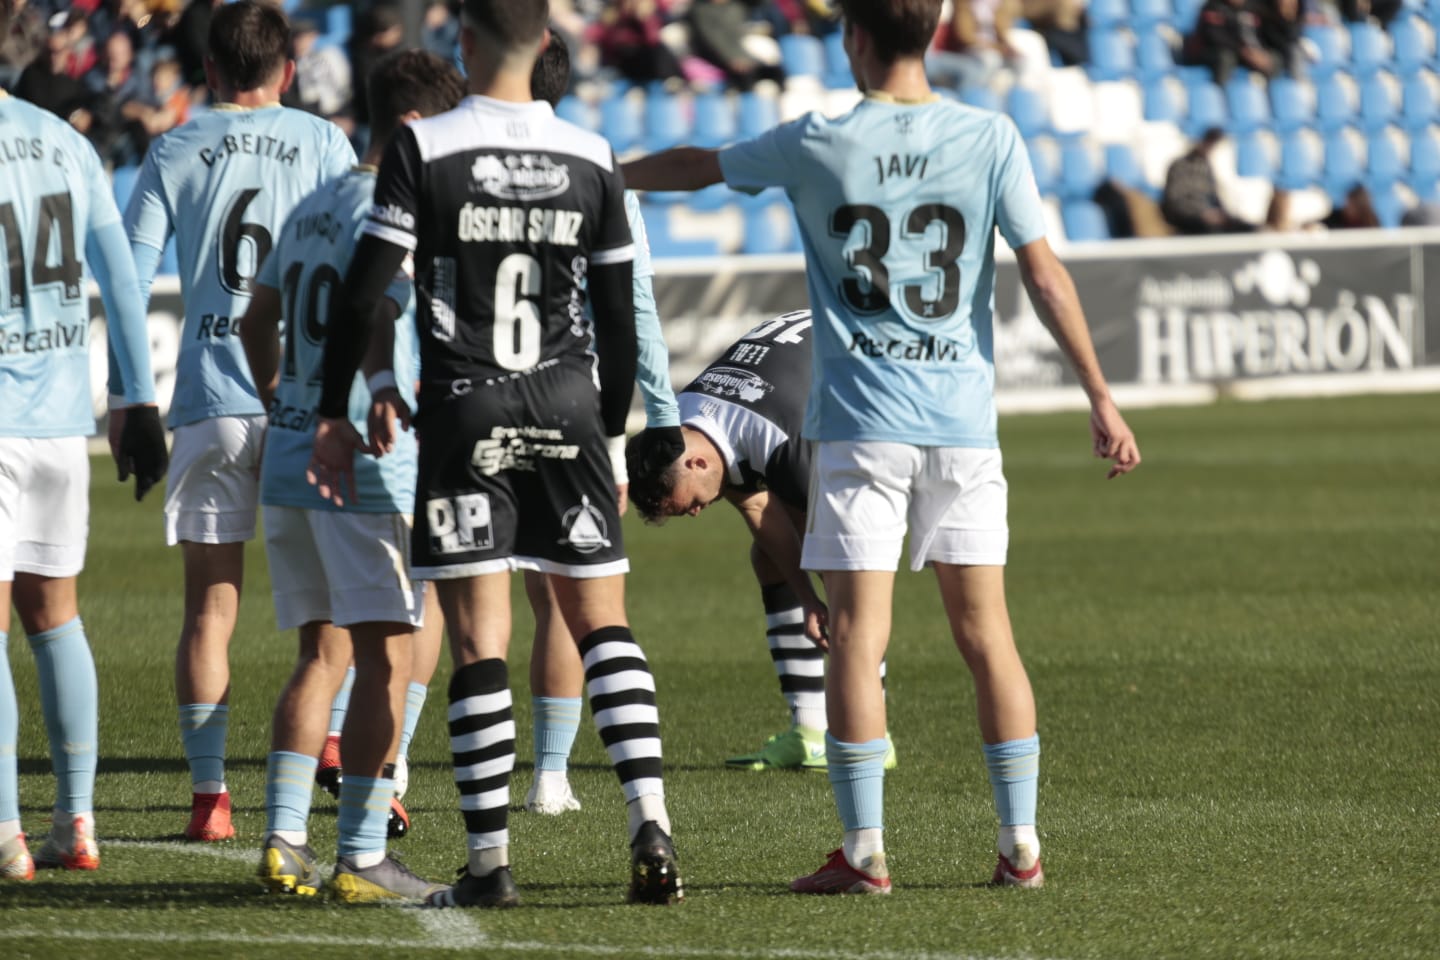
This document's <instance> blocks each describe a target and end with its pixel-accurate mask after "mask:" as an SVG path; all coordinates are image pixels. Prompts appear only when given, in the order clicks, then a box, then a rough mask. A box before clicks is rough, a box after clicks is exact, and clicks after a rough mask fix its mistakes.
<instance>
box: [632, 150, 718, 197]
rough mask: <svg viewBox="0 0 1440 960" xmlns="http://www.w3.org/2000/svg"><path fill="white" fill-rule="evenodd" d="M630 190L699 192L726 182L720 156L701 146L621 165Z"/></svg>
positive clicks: (663, 152) (664, 152)
mask: <svg viewBox="0 0 1440 960" xmlns="http://www.w3.org/2000/svg"><path fill="white" fill-rule="evenodd" d="M620 172H621V173H622V174H624V176H625V185H626V186H627V187H629V188H630V189H631V190H699V189H701V188H702V187H708V186H710V185H711V184H715V183H719V182H721V181H722V180H724V179H725V175H724V174H723V173H722V172H721V171H720V155H719V154H718V153H717V152H716V151H714V150H704V149H702V148H700V147H676V148H675V149H673V150H665V151H662V152H661V153H652V154H651V155H650V156H648V157H641V158H640V159H639V160H632V161H630V162H629V163H626V164H622V165H621V166H620Z"/></svg>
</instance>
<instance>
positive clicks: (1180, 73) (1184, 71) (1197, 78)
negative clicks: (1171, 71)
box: [1175, 64, 1215, 90]
mask: <svg viewBox="0 0 1440 960" xmlns="http://www.w3.org/2000/svg"><path fill="white" fill-rule="evenodd" d="M1175 76H1177V77H1179V78H1180V82H1181V83H1183V84H1185V89H1186V90H1189V89H1190V88H1191V87H1203V86H1207V85H1209V84H1212V83H1214V82H1215V74H1214V72H1213V71H1212V70H1211V69H1210V68H1209V67H1193V66H1190V65H1188V64H1184V65H1182V64H1176V66H1175Z"/></svg>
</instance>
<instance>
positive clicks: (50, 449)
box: [0, 437, 90, 583]
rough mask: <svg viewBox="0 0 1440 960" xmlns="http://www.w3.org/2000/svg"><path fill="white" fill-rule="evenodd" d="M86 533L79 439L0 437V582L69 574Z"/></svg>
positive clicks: (86, 488) (85, 461)
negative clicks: (26, 575)
mask: <svg viewBox="0 0 1440 960" xmlns="http://www.w3.org/2000/svg"><path fill="white" fill-rule="evenodd" d="M89 536H90V456H89V453H88V452H87V450H86V438H84V437H35V438H30V437H0V583H8V582H10V581H12V580H14V579H15V574H16V573H33V574H37V575H39V576H42V577H73V576H75V575H76V574H78V573H79V572H80V571H81V569H82V568H84V566H85V541H86V539H87V538H88V537H89Z"/></svg>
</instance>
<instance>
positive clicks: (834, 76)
mask: <svg viewBox="0 0 1440 960" xmlns="http://www.w3.org/2000/svg"><path fill="white" fill-rule="evenodd" d="M824 45H825V76H824V77H823V78H822V79H824V81H825V86H827V87H829V88H830V89H831V90H843V89H844V88H846V87H853V86H855V75H854V74H852V73H851V72H850V58H849V57H848V56H846V55H845V34H844V31H841V30H835V31H833V32H831V33H830V34H828V35H827V36H826V37H825V40H824Z"/></svg>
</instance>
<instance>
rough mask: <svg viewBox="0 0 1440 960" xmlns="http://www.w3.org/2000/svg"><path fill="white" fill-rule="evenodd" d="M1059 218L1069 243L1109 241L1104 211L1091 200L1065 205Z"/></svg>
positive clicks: (1108, 227)
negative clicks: (1063, 225)
mask: <svg viewBox="0 0 1440 960" xmlns="http://www.w3.org/2000/svg"><path fill="white" fill-rule="evenodd" d="M1060 217H1061V220H1062V221H1063V222H1064V224H1065V237H1066V239H1068V240H1069V241H1070V242H1071V243H1086V242H1088V241H1093V240H1109V239H1110V225H1109V223H1107V222H1106V220H1105V211H1104V210H1101V209H1100V205H1099V204H1098V203H1095V202H1094V201H1093V200H1072V201H1070V202H1068V203H1066V204H1065V205H1064V206H1063V207H1061V208H1060Z"/></svg>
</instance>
